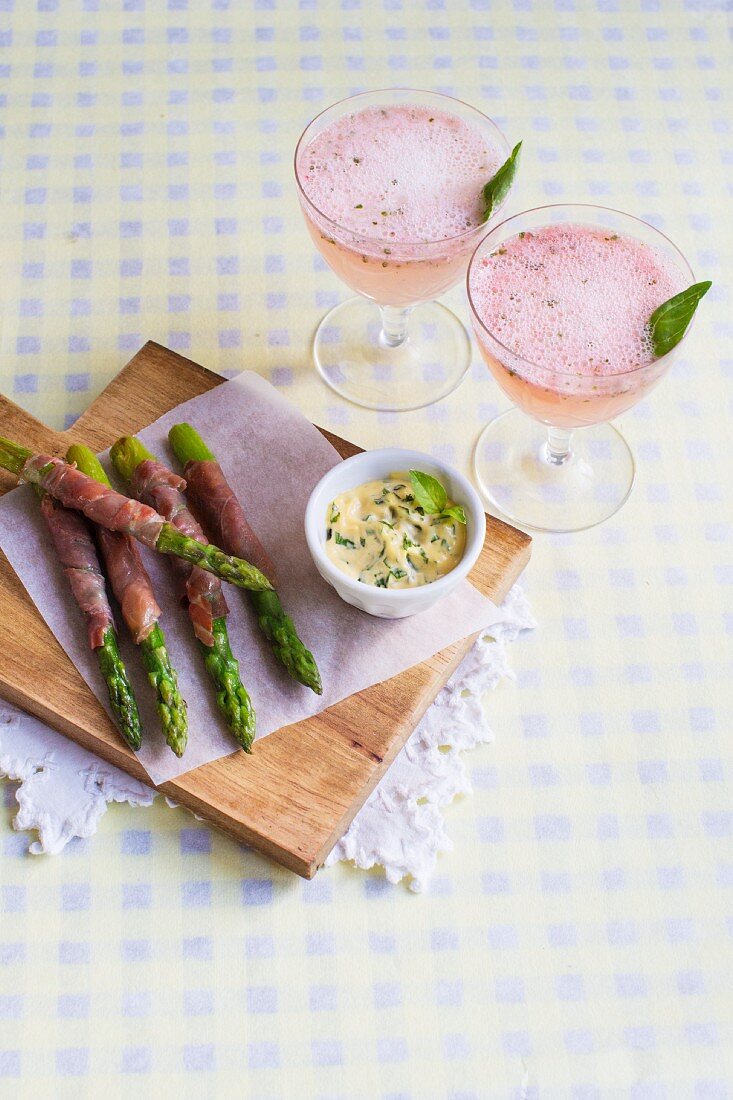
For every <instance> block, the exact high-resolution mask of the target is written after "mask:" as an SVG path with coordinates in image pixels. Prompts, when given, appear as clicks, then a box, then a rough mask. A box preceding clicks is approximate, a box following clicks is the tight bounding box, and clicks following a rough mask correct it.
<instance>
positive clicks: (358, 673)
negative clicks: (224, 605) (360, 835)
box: [0, 371, 500, 783]
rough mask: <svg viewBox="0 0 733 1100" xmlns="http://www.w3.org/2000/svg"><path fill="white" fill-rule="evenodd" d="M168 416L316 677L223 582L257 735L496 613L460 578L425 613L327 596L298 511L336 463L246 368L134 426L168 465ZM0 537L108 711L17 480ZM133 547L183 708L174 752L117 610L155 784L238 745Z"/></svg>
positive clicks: (165, 579) (158, 563)
mask: <svg viewBox="0 0 733 1100" xmlns="http://www.w3.org/2000/svg"><path fill="white" fill-rule="evenodd" d="M181 420H186V421H188V422H189V423H191V424H193V425H194V426H195V427H196V428H197V429H198V430H199V432H200V433H201V435H202V436H203V437H204V439H205V440H206V441H207V443H208V444H209V446H210V448H211V450H212V451H214V453H215V454H216V456H217V458H218V460H219V462H220V464H221V466H222V468H223V470H224V472H225V474H226V476H227V478H228V480H229V482H230V484H231V485H232V487H233V489H234V491H235V492H236V494H237V496H238V497H239V498H240V500H241V501H242V502H243V504H244V507H245V511H246V514H247V516H248V519H249V521H250V523H251V525H252V527H253V528H254V530H255V531H256V532H257V534H258V535H259V537H260V540H261V541H262V543H263V545H264V546H265V547H266V549H267V550H268V551H269V552H270V554H271V556H272V558H273V560H274V561H275V563H276V565H277V569H278V574H279V581H280V583H279V589H278V591H279V593H280V596H281V599H282V603H283V606H284V607H285V609H286V611H287V612H288V613H289V614H290V615H291V616H292V617H293V619H294V620H295V622H296V624H297V627H298V632H299V634H300V636H301V638H302V639H303V641H304V642H305V644H306V645H307V646H308V647H309V648H310V649H311V650H312V651H313V653H314V655H315V657H316V660H317V661H318V666H319V668H320V670H321V675H322V677H323V684H324V693H323V695H322V696H316V695H314V694H313V692H312V691H310V690H309V689H308V688H305V687H302V686H301V685H299V684H296V683H295V682H294V681H292V680H291V679H290V678H289V677H288V675H287V673H285V672H284V670H283V669H282V668H281V666H280V665H279V664H278V662H276V661H275V659H274V658H273V656H272V654H271V652H270V650H269V647H268V646H267V644H266V642H265V641H264V639H263V638H262V635H261V634H260V632H259V630H258V628H257V625H256V621H255V618H254V615H253V614H252V612H251V609H250V608H249V606H248V601H247V596H246V594H245V593H243V592H240V591H238V590H237V589H236V588H234V587H233V586H231V585H228V586H227V591H226V595H227V601H228V603H229V607H230V611H231V613H230V615H229V619H228V626H229V634H230V638H231V645H232V650H233V652H234V655H235V656H236V657H237V658H238V660H239V663H240V669H241V674H242V682H243V683H244V684H245V685H246V687H247V689H248V691H249V693H250V695H251V696H252V700H253V702H254V705H255V708H256V711H257V736H258V737H264V736H265V735H266V734H268V733H272V731H273V730H276V729H279V728H280V727H281V726H284V725H289V724H290V723H292V722H297V721H299V720H300V719H302V718H306V717H308V716H309V715H313V714H317V713H319V712H320V711H321V710H325V708H326V707H330V706H332V705H333V704H334V703H337V702H338V701H339V700H340V699H344V698H345V697H346V696H347V695H352V694H353V693H354V692H357V691H360V690H362V689H363V688H366V687H369V686H370V685H371V684H375V683H377V682H379V681H381V680H386V679H388V678H389V677H391V676H395V675H397V673H399V672H402V671H404V669H406V668H409V667H410V666H411V665H415V664H418V663H420V662H421V661H424V660H425V659H426V658H428V657H430V656H432V654H434V653H437V652H438V651H439V650H441V649H444V648H445V647H446V646H449V645H451V643H453V642H456V641H458V640H459V639H461V638H465V637H466V636H467V635H469V634H473V633H476V632H478V631H480V630H483V629H485V628H487V627H489V626H490V625H491V624H492V623H495V622H497V621H498V620H499V618H500V615H499V613H498V611H497V608H496V607H495V605H494V604H493V603H492V602H491V600H489V599H487V598H486V597H485V596H482V595H481V594H480V593H479V592H478V591H477V590H476V589H475V588H474V587H473V585H471V584H470V583H469V582H468V581H463V582H462V583H461V585H459V587H458V588H457V589H456V590H455V592H453V593H452V594H451V595H450V596H448V597H446V598H445V599H444V600H442V601H441V602H440V603H439V604H437V605H436V606H435V607H434V608H431V609H430V610H429V611H426V612H423V613H422V614H421V615H417V616H413V617H412V618H408V619H396V620H391V621H390V620H384V619H376V618H373V617H371V616H369V615H366V614H365V613H364V612H362V611H358V610H357V609H356V608H353V607H351V606H349V605H348V604H345V603H344V602H343V601H342V600H341V599H340V598H339V597H338V596H337V595H336V593H335V592H334V591H333V589H332V588H331V587H330V586H329V585H327V584H326V583H325V582H324V581H323V580H322V579H321V577H320V576H319V575H318V573H317V571H316V569H315V566H314V565H313V562H312V560H311V557H310V554H309V553H308V547H307V545H306V541H305V535H304V531H303V519H304V515H305V506H306V503H307V501H308V497H309V495H310V493H311V490H312V489H313V487H314V486H315V484H316V483H317V482H318V480H319V479H320V478H321V477H322V476H323V474H324V473H326V471H327V470H329V469H330V468H331V467H332V466H334V465H335V464H336V463H337V462H339V461H340V458H339V455H338V454H337V453H336V451H335V450H334V449H333V447H332V446H331V445H330V443H328V442H327V441H326V440H325V439H324V438H323V436H322V435H321V433H320V432H319V431H318V430H317V429H316V428H314V427H313V425H312V424H311V423H310V422H309V421H308V420H306V418H305V417H304V416H303V415H302V414H301V413H300V412H299V411H298V410H297V409H296V408H295V407H294V406H293V405H291V404H290V402H289V401H287V400H286V399H285V398H284V397H283V396H282V395H281V394H280V393H279V392H278V391H277V390H276V389H275V388H274V387H273V386H271V385H270V384H269V383H268V382H266V381H265V380H264V379H262V378H261V377H260V376H259V375H257V374H254V373H252V372H249V371H246V372H244V373H243V374H241V375H239V376H238V377H237V378H235V379H233V380H232V381H230V382H225V383H223V384H222V385H221V386H218V387H216V389H214V390H211V391H210V392H209V393H206V394H203V395H202V396H200V397H195V398H193V399H192V400H191V401H186V402H185V403H184V404H182V405H179V406H178V408H177V409H174V410H173V411H172V412H170V413H166V415H165V416H163V417H161V418H160V420H157V421H156V422H155V423H154V424H151V425H150V427H148V428H146V429H145V430H144V431H142V432H140V437H141V439H142V440H143V442H144V443H145V444H146V446H147V447H148V448H149V449H150V450H151V451H152V452H153V453H154V454H157V455H158V456H160V457H161V458H162V459H163V460H164V461H166V462H168V463H169V464H170V465H171V466H172V467H173V468H174V469H178V466H177V464H176V461H175V458H174V457H173V455H172V453H171V451H170V449H169V447H168V441H167V433H168V429H169V428H170V427H171V425H173V424H175V423H177V422H178V421H181ZM101 457H102V461H103V464H104V465H105V467H106V469H107V471H108V473H109V474H110V477H111V479H112V482H113V484H118V482H117V481H116V477H115V474H114V471H113V470H112V469H111V467H110V464H109V461H108V459H107V456H106V455H103V456H101ZM119 487H120V488H122V487H121V486H119ZM0 545H1V546H2V549H3V550H4V552H5V554H6V555H7V557H8V559H9V561H10V563H11V565H12V566H13V568H14V569H15V571H16V573H17V574H18V576H19V577H20V579H21V581H22V583H23V584H24V586H25V588H26V589H27V591H28V593H29V594H30V596H31V598H32V600H33V601H34V603H35V604H36V606H37V607H38V610H39V611H40V613H41V614H42V616H43V618H44V619H45V620H46V622H47V623H48V625H49V627H50V628H51V630H52V631H53V633H54V635H55V636H56V638H57V639H58V640H59V642H60V643H61V645H62V646H63V648H64V649H65V651H66V653H67V654H68V655H69V657H70V658H71V660H72V661H73V663H74V664H75V665H76V667H77V668H78V669H79V672H80V673H81V675H82V676H83V677H84V679H85V680H86V682H87V684H88V685H89V687H90V688H91V689H92V691H93V692H94V694H95V695H96V696H97V698H98V699H99V700H100V702H101V703H102V705H103V706H105V708H106V709H109V707H108V701H107V694H106V686H105V684H104V682H103V680H102V678H101V676H100V674H99V669H98V666H97V660H96V657H95V655H94V654H93V653H91V652H90V651H89V650H88V649H87V648H86V631H85V629H84V626H83V621H82V617H81V613H80V611H79V609H78V608H77V606H76V604H75V603H74V601H73V599H72V597H71V594H70V591H69V586H68V582H67V581H66V578H65V577H64V575H63V571H62V569H61V567H60V566H59V564H58V561H57V559H56V557H55V555H54V553H53V549H52V547H51V543H50V540H49V537H48V534H47V531H46V528H45V525H44V523H43V521H42V519H41V516H40V511H39V507H38V501H37V499H36V497H35V495H34V493H33V491H32V489H31V488H30V486H22V487H20V488H18V489H16V490H14V491H13V492H11V493H8V494H7V495H6V496H5V497H3V498H2V499H1V500H0ZM142 552H143V555H144V558H145V564H146V566H147V568H148V570H149V572H150V575H151V577H152V580H153V583H154V585H155V590H156V594H157V596H158V602H159V603H160V605H161V607H162V608H163V618H162V620H161V625H162V627H163V629H164V631H165V634H166V638H167V640H168V646H169V650H170V653H171V657H172V660H173V662H174V664H175V667H176V669H177V670H178V677H179V684H180V687H181V690H182V692H183V695H184V697H185V698H186V701H187V703H188V712H189V743H188V748H187V749H186V752H185V754H184V756H183V758H182V759H180V760H179V759H178V758H177V757H175V756H174V754H173V753H172V752H171V751H170V749H169V748H168V747H167V745H166V744H165V742H164V741H163V738H162V735H161V733H160V729H159V724H158V720H157V716H156V714H155V711H154V706H153V701H152V698H151V695H152V693H151V690H150V688H149V686H148V684H147V682H146V680H145V677H144V673H142V670H141V665H140V660H139V656H138V655H137V653H136V651H135V647H134V646H133V645H132V644H131V643H130V641H129V639H128V638H127V636H126V631H125V629H124V626H123V625H122V623H121V621H120V617H119V614H118V613H117V621H118V628H119V633H120V643H121V649H122V652H123V656H124V658H125V662H126V664H127V668H128V671H129V673H130V676H131V679H132V680H133V683H134V685H135V689H136V694H137V699H138V703H139V705H140V710H141V714H142V717H143V722H144V725H145V737H144V741H143V747H142V749H141V751H140V753H139V756H140V760H141V762H142V764H143V766H144V767H145V769H146V770H147V772H148V774H149V776H150V778H151V780H152V781H153V782H154V783H162V782H164V781H165V780H167V779H172V778H174V777H175V776H177V775H181V774H182V773H183V772H187V771H190V770H191V769H192V768H196V767H198V766H199V765H201V764H205V763H207V762H208V761H210V760H215V759H217V758H218V757H220V756H226V755H229V754H230V753H231V752H233V751H236V749H237V745H236V742H235V741H234V740H233V739H232V737H231V735H230V734H229V732H228V730H227V728H226V725H225V723H224V722H223V720H222V719H221V718H220V716H219V712H218V711H217V709H216V704H215V701H214V695H213V690H212V687H211V682H210V680H209V678H208V675H207V673H206V670H205V669H204V667H203V662H202V661H201V657H200V652H199V648H198V643H196V642H195V639H194V637H193V633H192V630H191V626H190V622H189V619H188V615H187V613H186V612H185V611H183V610H182V609H181V608H180V606H179V605H178V602H177V600H176V596H175V591H174V587H173V583H172V577H171V572H170V567H169V565H168V562H167V561H166V559H165V557H164V556H163V555H160V554H156V553H155V552H153V551H149V550H146V549H145V548H142ZM115 611H116V612H117V609H116V608H115ZM5 644H12V640H11V639H7V640H6V641H5Z"/></svg>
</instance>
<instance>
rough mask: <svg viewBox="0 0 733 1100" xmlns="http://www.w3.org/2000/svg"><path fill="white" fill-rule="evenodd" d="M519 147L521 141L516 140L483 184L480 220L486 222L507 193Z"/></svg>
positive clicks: (517, 161) (516, 161) (512, 177)
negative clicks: (501, 162)
mask: <svg viewBox="0 0 733 1100" xmlns="http://www.w3.org/2000/svg"><path fill="white" fill-rule="evenodd" d="M521 148H522V143H521V141H518V142H517V144H516V145H515V146H514V148H513V149H512V151H511V153H510V154H509V156H508V157H507V159H506V160H505V161H504V163H503V164H502V166H501V168H498V169H497V170H496V172H495V173H494V175H493V176H492V177H491V179H490V180H489V182H488V183H487V184H485V185H484V189H483V191H482V192H481V193H482V195H483V197H484V216H483V218H482V219H481V220H482V221H484V222H487V221H488V220H489V218H490V217H491V215H492V214H493V213H494V210H495V209H496V207H497V206H499V204H500V203H501V202H503V201H504V199H505V198H506V196H507V195H508V194H509V188H510V187H511V185H512V184H513V183H514V177H515V175H516V174H517V168H518V167H519V150H520V149H521Z"/></svg>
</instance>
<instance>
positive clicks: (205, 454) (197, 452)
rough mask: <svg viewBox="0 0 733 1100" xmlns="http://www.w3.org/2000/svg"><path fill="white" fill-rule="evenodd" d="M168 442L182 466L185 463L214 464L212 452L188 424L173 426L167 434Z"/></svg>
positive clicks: (214, 459)
mask: <svg viewBox="0 0 733 1100" xmlns="http://www.w3.org/2000/svg"><path fill="white" fill-rule="evenodd" d="M168 442H169V443H170V445H171V447H172V448H173V453H174V454H175V456H176V458H177V459H178V461H179V462H180V463H181V464H182V465H183V466H185V464H186V463H187V462H216V458H215V457H214V455H213V454H212V452H211V451H210V450H209V448H208V447H207V446H206V444H205V443H204V441H203V439H202V438H201V436H200V435H199V433H198V432H197V431H196V429H195V428H194V427H192V426H191V425H190V424H174V425H173V427H172V428H171V430H170V431H169V432H168Z"/></svg>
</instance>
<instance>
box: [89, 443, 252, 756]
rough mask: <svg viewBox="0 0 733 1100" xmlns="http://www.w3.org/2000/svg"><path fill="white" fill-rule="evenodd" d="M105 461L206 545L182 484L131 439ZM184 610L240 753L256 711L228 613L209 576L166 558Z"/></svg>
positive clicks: (136, 492) (135, 491)
mask: <svg viewBox="0 0 733 1100" xmlns="http://www.w3.org/2000/svg"><path fill="white" fill-rule="evenodd" d="M110 457H111V459H112V462H113V463H114V467H115V469H116V470H117V473H118V474H119V475H120V476H121V477H122V478H124V479H125V481H126V483H127V484H129V485H130V487H131V489H132V492H133V495H134V496H135V497H137V499H138V500H141V501H142V502H143V503H144V504H148V505H149V506H150V507H151V508H155V510H156V511H157V512H159V513H160V514H161V515H162V516H164V517H165V519H166V520H168V522H169V523H172V524H173V526H174V527H176V528H177V529H178V530H179V531H181V532H182V533H183V534H185V535H187V536H188V537H189V538H192V539H196V540H197V541H198V542H201V543H206V537H205V535H204V532H203V531H202V530H201V527H200V525H199V524H198V523H197V522H196V520H195V519H194V517H193V516H192V515H191V513H190V511H189V510H188V506H187V504H186V500H185V497H184V496H183V490H184V489H185V488H186V482H185V481H184V480H183V478H181V477H179V476H178V474H175V473H174V472H173V471H172V470H169V469H168V467H167V466H165V465H164V464H163V463H162V462H159V461H158V460H157V459H156V458H155V457H154V456H153V455H151V454H150V452H149V451H148V450H146V448H145V447H144V446H143V444H142V443H141V442H140V441H139V440H138V439H135V438H134V437H133V436H125V437H124V438H122V439H118V440H117V442H116V443H115V444H114V446H113V447H112V450H111V452H110ZM170 560H171V566H172V567H173V569H174V572H175V574H176V577H177V579H178V583H179V587H180V589H181V594H182V597H183V599H184V601H185V604H186V606H187V608H188V613H189V616H190V618H191V622H192V624H193V629H194V633H195V634H196V637H197V638H198V640H199V642H200V643H201V650H202V654H203V658H204V664H205V665H206V669H207V671H208V673H209V675H210V676H211V678H212V680H213V682H214V687H215V689H216V701H217V705H218V706H219V709H220V710H221V712H222V714H223V715H224V717H225V719H226V721H227V725H228V726H229V728H230V730H231V731H232V733H233V734H234V736H235V737H236V739H237V741H238V743H239V744H240V745H241V746H242V748H243V749H244V750H245V752H249V751H250V749H251V747H252V741H253V739H254V730H255V712H254V708H253V706H252V702H251V700H250V697H249V694H248V693H247V690H246V688H245V687H244V685H243V684H242V681H241V679H240V676H239V664H238V662H237V660H236V659H235V657H234V656H233V654H232V651H231V648H230V646H229V634H228V631H227V625H226V616H227V615H228V614H229V608H228V607H227V603H226V600H225V599H224V593H223V592H222V590H221V582H220V581H219V579H218V578H217V577H214V576H212V575H211V574H210V573H205V572H204V571H203V570H202V569H199V568H198V567H197V566H195V565H189V564H188V563H187V562H185V561H181V560H180V559H179V558H171V559H170Z"/></svg>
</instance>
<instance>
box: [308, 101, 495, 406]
mask: <svg viewBox="0 0 733 1100" xmlns="http://www.w3.org/2000/svg"><path fill="white" fill-rule="evenodd" d="M508 154H509V147H508V145H507V143H506V141H505V139H504V137H503V135H502V134H501V132H500V131H499V130H498V129H497V127H496V126H495V125H494V123H493V122H491V120H490V119H488V118H486V117H485V116H484V115H482V114H481V113H480V112H479V111H476V110H475V109H474V108H472V107H469V106H467V105H466V104H464V103H461V102H460V101H458V100H454V99H451V98H449V97H448V96H441V95H435V94H432V93H428V92H416V91H401V90H396V89H395V90H389V91H385V92H368V93H365V94H363V95H358V96H353V97H352V98H351V99H348V100H344V101H343V102H342V103H338V104H336V105H335V106H333V107H330V108H329V109H328V110H327V111H324V112H323V114H321V115H319V116H318V117H317V118H316V119H314V120H313V122H311V123H310V125H309V126H308V127H307V129H306V130H305V132H304V133H303V135H302V137H301V139H300V141H299V143H298V147H297V149H296V153H295V171H296V178H297V181H298V186H299V197H300V202H301V207H302V210H303V214H304V216H305V221H306V225H307V227H308V231H309V233H310V235H311V237H312V238H313V241H314V243H315V245H316V247H317V248H318V250H319V252H320V253H321V255H322V256H323V257H324V259H325V260H326V261H327V263H328V264H329V266H330V267H331V268H332V270H333V271H334V272H335V273H336V274H337V275H338V276H339V277H340V278H341V279H342V280H343V281H344V282H345V283H346V284H347V285H348V286H349V287H351V289H352V290H355V291H356V292H357V294H358V295H359V297H358V298H356V299H351V300H349V301H347V302H345V303H343V304H342V305H340V306H337V307H336V309H334V310H332V311H331V313H330V314H329V315H328V316H327V317H326V318H325V319H324V321H323V322H322V324H321V326H320V327H319V330H318V332H317V334H316V340H315V348H314V351H315V359H316V366H317V369H318V370H319V373H320V374H321V376H322V377H323V378H324V380H325V381H326V382H327V383H328V384H329V385H330V386H331V387H332V388H333V389H335V390H336V391H337V392H338V393H340V394H342V395H343V396H345V397H348V398H349V399H350V400H352V401H354V402H356V403H357V404H361V405H366V406H368V407H371V408H379V409H407V408H418V407H420V406H421V405H425V404H429V403H431V402H432V401H436V400H439V399H440V398H441V397H444V396H445V395H446V394H447V393H449V392H450V391H451V390H452V389H454V388H455V386H456V385H458V383H459V382H460V381H461V379H462V378H463V377H464V375H465V373H466V370H467V369H468V366H469V363H470V348H469V345H468V340H467V336H466V333H465V329H464V328H463V326H462V325H461V323H460V322H459V321H458V319H457V318H456V317H455V316H454V315H453V314H452V313H450V312H449V311H448V310H446V309H445V308H444V307H443V306H439V305H437V304H435V303H434V301H433V299H435V298H436V297H438V296H439V295H441V294H443V293H444V292H445V291H446V290H448V289H450V288H451V287H452V286H455V284H456V283H457V282H459V281H460V279H461V278H462V277H463V275H464V273H465V270H466V267H467V265H468V261H469V259H470V256H471V254H472V252H473V250H474V249H475V247H476V244H477V242H478V241H479V240H480V239H481V237H482V236H483V235H484V234H485V233H487V232H488V229H489V225H488V224H487V223H486V222H485V220H484V214H485V208H484V202H483V199H482V190H483V187H484V185H485V184H486V183H487V181H488V180H489V179H490V178H491V177H492V176H493V175H494V173H495V172H496V171H497V169H498V168H499V167H500V166H501V165H502V164H503V163H504V162H505V160H506V159H507V156H508ZM413 311H414V313H413Z"/></svg>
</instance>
